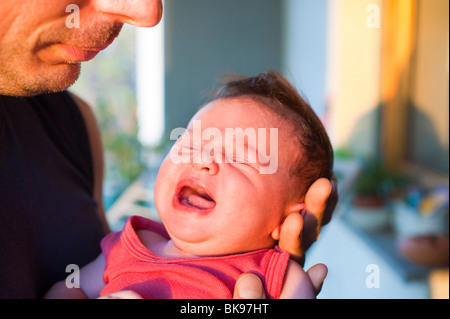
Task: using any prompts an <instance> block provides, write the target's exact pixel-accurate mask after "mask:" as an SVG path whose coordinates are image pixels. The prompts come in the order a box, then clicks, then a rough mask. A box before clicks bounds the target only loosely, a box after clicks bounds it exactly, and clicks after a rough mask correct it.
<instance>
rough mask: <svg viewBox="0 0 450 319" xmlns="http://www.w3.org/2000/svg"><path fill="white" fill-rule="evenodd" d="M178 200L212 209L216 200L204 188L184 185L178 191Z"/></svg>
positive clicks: (196, 206) (194, 206) (189, 204)
mask: <svg viewBox="0 0 450 319" xmlns="http://www.w3.org/2000/svg"><path fill="white" fill-rule="evenodd" d="M178 200H179V201H180V203H181V204H182V205H185V206H189V207H193V208H197V209H212V208H214V207H215V206H216V202H215V201H214V199H212V198H211V196H209V195H208V194H207V193H206V192H205V191H204V190H202V189H199V188H194V187H190V186H183V187H182V188H181V189H180V191H179V193H178Z"/></svg>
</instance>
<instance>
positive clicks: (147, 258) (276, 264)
mask: <svg viewBox="0 0 450 319" xmlns="http://www.w3.org/2000/svg"><path fill="white" fill-rule="evenodd" d="M142 229H145V230H149V231H152V232H155V233H157V234H159V235H161V236H163V237H165V238H167V239H170V237H169V235H168V234H167V232H166V230H165V229H164V226H163V225H162V224H160V223H157V222H154V221H152V220H149V219H146V218H143V217H139V216H133V217H130V218H129V219H128V221H127V223H126V225H125V227H124V229H123V230H122V231H120V232H117V233H112V234H109V235H108V236H106V237H105V238H104V239H103V241H102V243H101V246H102V250H103V255H104V257H105V261H106V266H105V271H104V273H103V279H104V281H105V284H106V286H105V288H104V289H103V290H102V292H101V294H100V295H101V296H103V295H107V294H111V293H114V292H118V291H121V290H133V291H135V292H137V293H139V294H140V295H141V296H142V297H144V298H155V299H170V298H172V299H231V298H232V297H233V291H234V286H235V283H236V280H237V279H238V277H239V276H240V275H241V274H242V273H245V272H251V273H254V274H256V275H258V276H259V278H260V279H261V280H262V282H263V284H264V287H265V290H266V295H267V297H268V298H279V297H280V292H281V288H282V285H283V279H284V275H285V273H286V269H287V265H288V262H289V253H287V252H285V251H282V250H281V249H279V248H278V247H275V248H273V249H260V250H257V251H250V252H246V253H241V254H233V255H226V256H213V257H198V258H185V257H183V258H167V257H160V256H157V255H156V254H154V253H152V252H151V251H149V250H148V249H147V248H146V247H145V246H144V245H143V244H142V242H141V241H140V240H139V237H138V235H137V233H136V232H137V231H138V230H142Z"/></svg>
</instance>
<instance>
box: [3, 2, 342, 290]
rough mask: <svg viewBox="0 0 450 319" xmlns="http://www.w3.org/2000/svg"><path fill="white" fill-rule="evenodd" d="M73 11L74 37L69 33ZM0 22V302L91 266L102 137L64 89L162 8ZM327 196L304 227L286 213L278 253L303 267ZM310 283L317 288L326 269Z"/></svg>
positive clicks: (140, 6) (117, 7) (323, 188)
mask: <svg viewBox="0 0 450 319" xmlns="http://www.w3.org/2000/svg"><path fill="white" fill-rule="evenodd" d="M69 5H72V6H70V8H74V6H73V5H76V6H75V8H76V10H79V11H78V13H77V14H78V16H79V18H80V21H79V28H69V27H67V24H66V23H67V18H68V16H69V13H70V10H69V13H68V12H66V9H67V8H68V7H69ZM0 16H1V17H2V19H1V20H0V232H1V239H0V298H39V297H41V296H43V294H44V293H45V292H46V291H47V289H48V288H49V287H50V286H51V285H52V284H53V283H54V282H56V281H58V280H62V279H63V278H65V277H66V276H68V275H69V274H70V273H71V272H72V271H73V269H76V267H82V266H83V265H84V264H85V263H87V262H88V261H90V260H92V259H94V258H95V257H96V256H97V255H98V253H99V252H100V251H99V241H100V239H101V238H102V237H103V236H104V235H105V234H106V233H107V232H108V226H107V222H106V218H105V214H104V210H103V207H102V180H103V153H102V152H103V151H102V145H101V140H100V133H99V129H98V127H97V124H96V121H95V118H94V116H93V113H92V111H91V110H90V108H89V107H88V106H87V105H86V104H85V103H84V102H83V101H82V100H81V99H79V98H78V97H76V96H73V95H72V94H70V93H68V92H67V91H65V90H66V89H67V88H68V87H70V85H71V84H73V83H74V82H75V80H76V79H77V78H78V76H79V73H80V64H81V62H84V61H88V60H90V59H93V58H94V57H95V56H96V54H97V53H99V52H100V51H101V50H104V49H105V48H106V47H108V45H109V44H111V43H112V42H113V41H114V39H115V38H116V37H117V36H118V34H119V32H120V30H121V27H122V25H123V23H129V24H132V25H135V26H139V27H152V26H154V25H156V24H157V23H158V22H159V21H160V19H161V16H162V0H59V1H53V0H39V1H36V0H22V1H15V0H2V3H1V5H0ZM330 192H331V184H330V182H329V181H327V180H319V181H317V182H316V183H315V184H314V185H313V186H312V187H311V188H310V190H309V192H308V194H307V199H306V204H307V208H308V211H309V212H308V214H306V216H305V219H303V217H302V216H301V215H300V214H292V215H290V218H289V219H287V220H286V222H285V224H284V225H283V228H282V233H281V240H280V246H281V247H282V248H284V249H286V250H288V251H289V252H291V254H292V255H293V257H294V258H297V259H299V260H300V261H301V260H302V258H303V252H304V251H305V250H306V249H307V248H308V247H309V246H310V245H311V244H312V243H313V242H314V241H315V240H316V239H317V236H318V233H319V231H317V232H310V233H307V234H302V235H301V236H300V233H301V230H302V228H303V223H311V224H315V225H317V229H318V230H319V229H320V226H321V225H322V224H323V223H324V222H327V221H328V219H329V218H328V215H330V214H331V212H332V210H333V209H334V205H335V198H334V197H333V196H331V198H332V199H333V200H332V201H331V203H329V204H328V206H327V205H326V203H327V198H328V197H329V195H330ZM331 194H335V192H331ZM326 207H327V209H325V208H326ZM324 215H325V217H324ZM308 228H309V227H308ZM66 267H67V270H66ZM73 267H75V268H73ZM66 271H67V272H66ZM308 274H309V275H310V277H311V279H312V281H313V284H314V285H315V286H316V288H318V289H319V287H320V285H321V283H322V282H323V279H324V278H325V275H326V267H325V266H323V265H316V266H315V267H311V269H310V271H309V272H308ZM235 295H236V297H237V298H238V297H243V298H248V297H251V298H255V297H263V296H262V289H261V284H260V282H259V280H258V279H257V278H255V277H254V276H252V275H249V274H248V275H244V276H243V277H242V278H241V280H239V282H238V285H237V288H236V291H235ZM125 297H130V295H126V296H125Z"/></svg>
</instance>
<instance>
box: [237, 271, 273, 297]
mask: <svg viewBox="0 0 450 319" xmlns="http://www.w3.org/2000/svg"><path fill="white" fill-rule="evenodd" d="M233 298H234V299H265V298H266V293H265V291H264V287H263V285H262V282H261V280H260V279H259V277H258V276H256V275H253V274H242V275H241V276H240V277H239V278H238V280H237V281H236V285H235V287H234V294H233Z"/></svg>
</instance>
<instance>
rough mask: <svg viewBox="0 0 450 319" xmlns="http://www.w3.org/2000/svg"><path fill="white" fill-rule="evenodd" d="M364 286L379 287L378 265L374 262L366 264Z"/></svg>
mask: <svg viewBox="0 0 450 319" xmlns="http://www.w3.org/2000/svg"><path fill="white" fill-rule="evenodd" d="M366 273H369V275H367V277H366V287H367V288H369V289H373V288H380V267H379V266H378V265H376V264H370V265H367V266H366Z"/></svg>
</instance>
